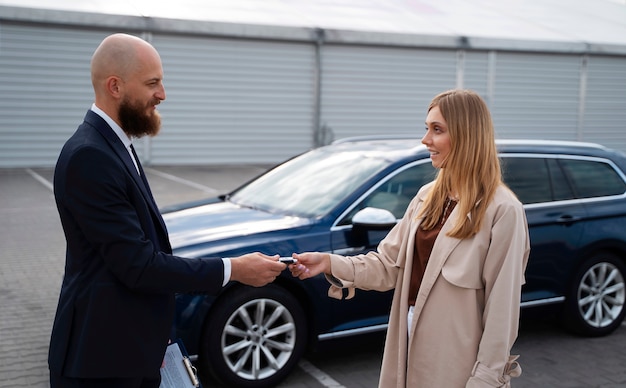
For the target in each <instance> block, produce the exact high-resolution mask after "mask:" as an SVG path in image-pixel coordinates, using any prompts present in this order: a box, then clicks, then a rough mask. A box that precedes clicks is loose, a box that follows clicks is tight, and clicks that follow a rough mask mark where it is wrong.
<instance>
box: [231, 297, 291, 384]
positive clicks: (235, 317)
mask: <svg viewBox="0 0 626 388" xmlns="http://www.w3.org/2000/svg"><path fill="white" fill-rule="evenodd" d="M295 343H296V326H295V321H294V319H293V316H292V315H291V313H290V312H289V310H288V309H287V308H285V306H283V305H282V304H281V303H279V302H277V301H275V300H272V299H255V300H252V301H250V302H248V303H246V304H244V305H242V306H240V307H239V308H238V309H237V310H235V311H234V312H233V314H232V315H231V316H230V317H229V318H228V320H227V322H226V325H225V327H224V331H223V333H222V338H221V349H222V356H223V357H224V360H225V362H226V365H227V366H228V367H229V368H230V370H231V371H232V372H233V373H235V374H237V376H239V377H240V378H243V379H246V380H261V379H265V378H268V377H270V376H272V375H274V374H275V373H276V372H277V371H279V370H280V369H281V368H282V367H284V366H285V364H286V363H287V361H289V359H290V358H291V355H292V353H293V350H294V347H295Z"/></svg>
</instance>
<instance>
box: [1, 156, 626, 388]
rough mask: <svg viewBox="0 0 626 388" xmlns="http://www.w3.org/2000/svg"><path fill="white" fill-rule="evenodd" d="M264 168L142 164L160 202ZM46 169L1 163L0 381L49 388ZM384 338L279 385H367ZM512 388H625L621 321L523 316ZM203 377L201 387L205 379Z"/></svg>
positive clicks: (55, 225)
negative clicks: (595, 324) (581, 325)
mask: <svg viewBox="0 0 626 388" xmlns="http://www.w3.org/2000/svg"><path fill="white" fill-rule="evenodd" d="M267 167H268V166H264V165H242V166H239V165H235V166H157V167H149V168H147V169H146V173H147V175H148V179H149V181H150V185H151V188H152V191H153V193H154V195H155V199H156V201H157V203H158V204H159V206H161V207H166V206H170V205H175V204H178V203H181V202H187V201H193V200H197V199H202V198H205V197H208V196H213V195H216V194H219V193H224V192H228V191H230V190H231V189H233V188H235V187H237V186H238V185H239V184H241V183H243V182H245V181H247V180H248V179H251V178H253V177H254V176H256V175H258V174H260V173H262V172H263V171H265V170H266V169H267ZM52 174H53V171H52V169H25V168H18V169H0V307H1V311H0V388H17V387H33V388H49V384H48V376H49V375H48V368H47V352H48V341H49V339H50V329H51V325H52V321H53V319H54V312H55V309H56V304H57V299H58V293H59V289H60V286H61V279H62V276H63V266H64V253H65V240H64V237H63V233H62V230H61V225H60V222H59V218H58V214H57V212H56V208H55V205H54V197H53V194H52V185H51V182H52ZM382 343H383V339H382V338H381V337H376V336H374V337H373V338H369V337H368V338H365V339H363V340H362V341H361V342H360V343H357V344H354V343H352V344H349V345H346V344H344V343H332V344H327V345H326V346H325V347H324V348H323V349H321V350H320V351H319V352H316V353H312V354H308V355H307V356H306V358H305V359H304V360H303V361H302V362H301V363H300V364H299V366H298V367H297V368H296V369H295V370H294V371H293V373H292V374H291V375H290V376H289V377H288V378H287V380H286V381H285V382H283V383H282V384H281V385H280V387H281V388H284V387H296V388H305V387H307V388H324V387H335V388H341V387H347V388H373V387H376V386H377V385H378V384H377V383H378V375H379V368H380V361H381V355H382ZM513 351H514V353H517V354H521V357H520V359H519V361H520V363H521V365H522V368H523V373H522V376H521V377H519V378H517V379H515V380H514V381H513V384H512V385H513V387H517V388H522V387H523V388H530V387H533V388H537V387H540V388H543V387H548V388H616V387H626V326H624V325H622V326H621V327H620V328H619V329H618V330H617V331H616V332H615V333H613V334H612V335H610V336H607V337H601V338H581V337H576V336H572V335H569V334H567V333H565V332H564V331H562V330H561V329H560V328H559V327H558V326H557V325H555V324H554V323H553V322H552V321H550V320H523V321H522V324H521V330H520V336H519V339H518V341H517V343H516V344H515V347H514V349H513ZM211 385H212V383H211V382H210V381H206V382H205V387H207V386H211Z"/></svg>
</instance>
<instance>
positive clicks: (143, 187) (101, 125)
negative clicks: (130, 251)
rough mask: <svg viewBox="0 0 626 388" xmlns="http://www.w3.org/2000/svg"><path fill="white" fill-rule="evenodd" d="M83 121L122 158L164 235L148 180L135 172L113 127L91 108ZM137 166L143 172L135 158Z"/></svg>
mask: <svg viewBox="0 0 626 388" xmlns="http://www.w3.org/2000/svg"><path fill="white" fill-rule="evenodd" d="M85 122H87V123H89V124H91V125H92V126H93V127H94V128H95V129H96V130H97V131H98V132H99V133H100V134H101V135H102V136H103V137H104V138H105V139H106V140H107V142H108V143H109V145H110V146H111V149H112V150H113V151H114V152H115V154H116V155H117V156H118V157H119V158H120V159H121V160H122V162H123V163H124V166H125V167H126V170H127V171H128V173H129V174H130V175H131V176H132V177H133V180H134V181H135V182H136V183H137V186H138V187H139V190H140V191H141V194H142V195H143V196H144V198H145V200H146V202H147V203H148V206H149V207H150V210H151V211H152V215H153V218H154V219H155V220H158V223H159V225H161V229H162V230H163V231H164V232H165V235H167V228H166V226H165V222H164V221H163V217H161V212H160V211H159V208H158V206H157V205H156V202H155V201H154V198H153V196H152V192H151V191H150V187H149V185H148V181H147V180H145V183H144V179H142V177H141V176H140V175H139V173H138V172H137V168H135V163H133V160H132V159H131V156H130V154H129V153H128V150H127V149H126V146H124V144H123V143H122V141H121V140H120V138H119V137H118V136H117V135H116V134H115V132H114V131H113V129H111V127H109V125H108V124H107V122H106V121H104V119H103V118H102V117H100V116H98V115H97V114H96V113H95V112H93V111H91V110H90V111H88V112H87V115H86V116H85ZM137 166H138V167H139V168H140V169H141V170H140V171H141V172H142V174H145V173H144V172H143V168H142V167H141V163H140V162H139V160H137ZM144 177H145V176H144Z"/></svg>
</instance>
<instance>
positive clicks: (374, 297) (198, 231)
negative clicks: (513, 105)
mask: <svg viewBox="0 0 626 388" xmlns="http://www.w3.org/2000/svg"><path fill="white" fill-rule="evenodd" d="M498 148H499V152H500V156H501V161H502V167H503V177H504V180H505V182H506V183H507V184H508V185H509V187H510V188H511V189H512V190H513V191H514V192H515V193H516V194H517V196H518V197H519V199H520V200H521V201H522V202H523V203H524V208H525V210H526V214H527V218H528V223H529V230H530V239H531V253H530V258H529V263H528V267H527V271H526V281H527V283H526V284H525V285H524V287H523V290H522V291H523V292H522V301H521V302H522V308H523V309H524V310H527V309H533V308H536V307H546V306H548V307H550V308H551V309H552V310H554V311H555V312H557V313H558V314H559V316H560V317H561V319H562V322H563V323H564V324H565V326H566V327H567V328H568V329H570V330H572V331H574V332H576V333H580V334H582V335H588V336H600V335H606V334H609V333H611V332H612V331H613V330H615V329H616V328H617V327H618V326H619V325H620V324H621V322H622V320H623V318H624V314H625V313H626V309H625V306H624V302H625V299H626V287H625V279H626V265H625V261H626V155H624V154H623V153H620V152H617V151H613V150H610V149H608V148H605V147H602V146H599V145H596V144H589V143H577V142H554V141H501V142H499V143H498ZM434 176H435V170H434V168H433V167H432V165H431V162H430V159H429V154H428V151H427V150H426V148H425V147H424V146H423V145H421V144H420V141H419V140H418V139H409V138H358V139H357V138H354V139H345V140H342V141H337V142H335V143H333V144H331V145H329V146H325V147H320V148H317V149H313V150H311V151H308V152H306V153H304V154H302V155H299V156H296V157H294V158H292V159H290V160H287V161H286V162H284V163H282V164H280V165H278V166H276V167H274V168H273V169H271V170H269V171H268V172H266V173H264V174H263V175H261V176H259V177H257V178H255V179H253V180H251V181H250V182H248V183H246V184H244V185H243V186H241V187H240V188H238V189H236V190H234V191H233V192H232V193H230V194H228V195H225V196H221V197H219V198H213V199H209V200H207V201H204V203H202V204H200V203H196V204H194V205H193V206H191V205H188V206H181V208H180V209H179V210H176V211H169V212H165V214H164V218H165V221H166V223H167V225H168V228H169V231H170V239H171V242H172V245H173V247H174V250H175V253H176V254H178V255H181V256H185V257H229V256H238V255H241V254H245V253H249V252H253V251H260V252H263V253H266V254H270V255H273V254H279V255H281V256H291V254H292V252H303V251H324V252H334V253H340V254H343V255H353V254H358V253H362V252H366V251H368V250H372V249H376V246H377V244H378V242H379V241H380V240H381V239H382V238H383V237H384V236H385V235H386V233H387V232H388V231H389V229H390V228H391V227H393V224H395V222H396V220H397V219H400V218H401V217H402V216H403V214H404V211H405V209H406V207H407V205H408V203H409V201H411V199H412V198H413V197H414V196H415V194H416V193H417V190H418V189H419V188H420V187H421V186H422V185H424V184H425V183H427V182H429V181H431V180H432V179H433V178H434ZM371 208H376V209H383V210H381V211H378V213H380V212H383V214H385V215H387V217H386V218H385V217H383V218H384V219H383V220H382V221H381V220H380V219H377V218H371V214H372V212H371V210H372V209H371ZM364 209H366V210H364ZM374 213H376V212H374ZM327 290H328V283H327V282H326V280H325V279H324V278H323V277H321V276H320V277H317V278H314V279H309V280H307V281H300V280H297V279H294V278H292V277H291V275H290V274H289V273H288V271H285V273H284V274H283V275H282V276H280V277H279V278H278V279H277V280H276V281H275V282H274V283H272V284H270V285H268V286H265V287H261V288H253V287H247V286H244V285H242V284H239V283H236V282H231V283H230V284H228V285H227V286H226V287H225V288H224V289H223V290H222V292H221V293H219V294H218V295H187V294H181V295H178V297H177V330H178V334H179V336H180V337H181V338H182V339H183V340H184V342H185V344H186V346H187V348H188V350H189V352H190V353H192V354H194V355H197V356H198V360H197V364H198V366H199V368H200V369H202V370H204V371H205V372H210V373H211V374H212V375H213V376H214V377H215V378H217V379H218V380H220V381H221V382H223V383H224V384H226V385H227V386H237V387H268V386H274V385H276V384H278V383H279V382H280V381H281V380H283V379H284V378H285V377H286V376H287V374H288V373H289V372H290V371H291V369H292V368H293V367H294V366H295V365H296V363H297V362H298V360H299V359H300V358H301V356H302V354H303V352H304V351H305V350H306V349H307V348H312V347H314V346H315V345H316V344H317V343H318V342H319V341H326V340H331V339H335V338H340V337H347V336H354V335H359V334H364V333H369V332H375V331H384V330H385V329H386V327H387V321H388V313H389V307H390V305H391V297H392V291H391V292H385V293H381V292H374V291H361V290H357V294H356V296H355V298H354V299H350V300H344V301H338V300H335V299H332V298H329V297H327Z"/></svg>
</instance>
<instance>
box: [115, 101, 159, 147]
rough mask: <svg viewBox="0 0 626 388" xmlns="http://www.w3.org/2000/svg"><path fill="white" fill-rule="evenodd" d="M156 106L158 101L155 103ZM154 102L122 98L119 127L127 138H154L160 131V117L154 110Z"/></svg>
mask: <svg viewBox="0 0 626 388" xmlns="http://www.w3.org/2000/svg"><path fill="white" fill-rule="evenodd" d="M156 104H158V100H157V102H156ZM156 104H155V102H154V101H149V102H148V103H146V102H143V101H140V100H137V99H135V100H131V99H130V98H129V97H128V96H126V97H124V99H123V100H122V102H121V103H120V107H119V113H118V115H119V120H120V126H121V127H122V129H123V130H124V132H126V134H127V135H128V136H129V137H137V138H139V137H142V136H144V135H148V136H155V135H156V134H158V133H159V130H160V129H161V115H160V114H159V111H158V110H156V108H154V106H155V105H156Z"/></svg>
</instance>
